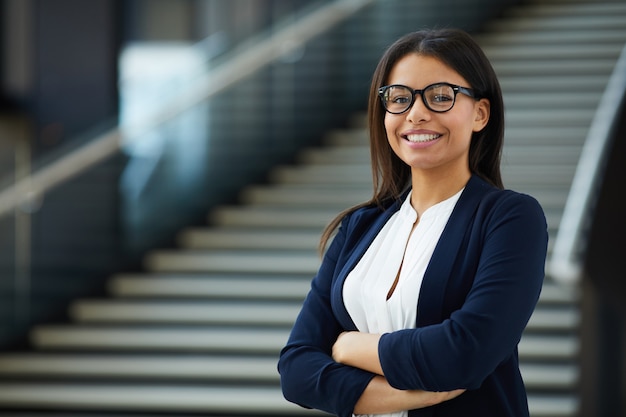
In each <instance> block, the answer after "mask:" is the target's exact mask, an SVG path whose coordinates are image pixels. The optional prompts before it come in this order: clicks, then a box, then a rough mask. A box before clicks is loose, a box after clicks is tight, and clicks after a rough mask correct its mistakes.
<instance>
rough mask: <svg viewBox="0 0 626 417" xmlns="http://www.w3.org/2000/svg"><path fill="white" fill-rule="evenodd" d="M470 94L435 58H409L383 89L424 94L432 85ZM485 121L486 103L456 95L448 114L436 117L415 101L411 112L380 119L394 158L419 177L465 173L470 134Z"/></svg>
mask: <svg viewBox="0 0 626 417" xmlns="http://www.w3.org/2000/svg"><path fill="white" fill-rule="evenodd" d="M441 82H445V83H449V84H455V85H459V86H461V87H467V88H471V86H470V85H469V83H468V82H467V81H466V80H465V79H463V77H461V76H460V75H459V74H458V73H457V72H455V71H454V70H452V69H451V68H450V67H448V66H446V65H445V64H443V63H442V62H441V61H439V60H438V59H436V58H433V57H429V56H422V55H419V54H417V53H411V54H408V55H406V56H404V57H403V58H401V59H400V60H399V61H398V62H397V63H396V64H395V65H394V67H393V68H392V70H391V72H390V74H389V78H388V80H387V85H391V84H401V85H405V86H408V87H410V88H412V89H419V90H421V89H423V88H424V87H426V86H429V85H431V84H435V83H441ZM488 120H489V101H488V100H486V99H481V100H478V101H477V100H475V99H473V98H472V97H469V96H467V95H465V94H462V93H458V94H457V96H456V102H455V104H454V106H453V107H452V109H451V110H449V111H447V112H445V113H436V112H433V111H431V110H429V109H428V108H426V106H425V105H424V102H423V101H422V98H421V96H420V95H416V97H415V101H414V103H413V106H412V107H411V108H410V109H409V110H407V111H406V112H404V113H401V114H391V113H385V130H386V132H387V140H388V141H389V145H390V146H391V148H392V149H393V151H394V152H395V154H396V155H397V156H398V157H399V158H400V159H401V160H402V161H404V162H405V163H406V164H407V165H409V166H410V167H411V170H412V172H413V173H414V174H415V173H417V172H420V173H423V174H444V175H446V176H449V175H462V176H465V177H467V176H468V175H469V174H470V170H469V148H470V142H471V138H472V132H477V131H480V130H482V129H483V128H484V127H485V125H486V124H487V121H488Z"/></svg>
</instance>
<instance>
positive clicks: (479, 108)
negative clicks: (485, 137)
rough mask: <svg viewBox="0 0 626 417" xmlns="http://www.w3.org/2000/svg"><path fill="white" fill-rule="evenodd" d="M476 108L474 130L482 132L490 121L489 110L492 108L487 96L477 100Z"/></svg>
mask: <svg viewBox="0 0 626 417" xmlns="http://www.w3.org/2000/svg"><path fill="white" fill-rule="evenodd" d="M474 109H475V118H474V127H473V129H472V131H474V132H480V131H481V130H483V129H484V128H485V126H487V122H489V114H490V113H489V112H490V110H491V103H489V100H487V99H486V98H481V99H480V100H478V101H477V102H476V106H475V107H474Z"/></svg>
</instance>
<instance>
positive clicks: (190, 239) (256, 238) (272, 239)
mask: <svg viewBox="0 0 626 417" xmlns="http://www.w3.org/2000/svg"><path fill="white" fill-rule="evenodd" d="M319 240H320V233H319V232H318V231H310V230H302V231H298V230H271V229H266V230H257V229H232V228H230V229H223V228H220V229H216V228H211V229H209V228H193V229H187V230H184V231H183V232H182V233H181V234H180V236H179V239H178V242H179V245H180V246H181V247H182V248H186V249H214V248H216V249H235V248H239V249H243V250H248V249H287V250H288V249H301V250H316V249H317V245H318V243H319Z"/></svg>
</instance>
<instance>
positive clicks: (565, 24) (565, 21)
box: [485, 15, 624, 34]
mask: <svg viewBox="0 0 626 417" xmlns="http://www.w3.org/2000/svg"><path fill="white" fill-rule="evenodd" d="M598 28H602V29H605V30H606V29H614V30H623V29H624V17H623V16H620V15H616V16H604V15H602V16H596V17H594V18H590V17H589V16H546V17H536V16H532V17H526V18H516V19H501V20H494V21H492V22H490V23H488V24H487V26H486V27H485V29H486V30H487V31H489V32H513V33H516V32H523V33H527V32H543V33H547V34H549V33H552V32H558V31H561V30H577V31H581V32H584V31H590V32H594V31H596V30H598Z"/></svg>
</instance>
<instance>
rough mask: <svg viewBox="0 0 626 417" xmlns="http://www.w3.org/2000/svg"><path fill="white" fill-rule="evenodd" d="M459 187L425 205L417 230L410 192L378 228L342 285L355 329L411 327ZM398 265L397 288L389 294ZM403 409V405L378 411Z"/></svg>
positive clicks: (391, 416) (378, 330) (377, 330)
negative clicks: (427, 272) (426, 275)
mask: <svg viewBox="0 0 626 417" xmlns="http://www.w3.org/2000/svg"><path fill="white" fill-rule="evenodd" d="M462 192H463V190H461V191H459V192H458V193H457V194H455V195H453V196H452V197H450V198H448V199H447V200H444V201H442V202H440V203H437V204H435V205H434V206H432V207H430V208H428V210H426V211H425V212H424V213H422V215H421V216H420V218H419V222H418V223H417V225H416V226H415V230H413V226H414V224H415V222H416V221H417V220H418V215H417V212H416V211H415V210H414V209H413V207H412V206H411V193H409V195H408V196H407V198H406V200H405V201H404V203H403V204H402V206H401V207H400V210H398V212H396V213H395V214H394V215H393V216H391V218H390V219H389V220H388V221H387V223H386V224H385V226H384V227H383V228H382V230H381V231H380V232H379V233H378V235H377V236H376V238H375V239H374V241H373V242H372V244H371V245H370V247H369V248H368V249H367V251H366V252H365V254H364V255H363V257H362V258H361V260H360V261H359V263H358V264H357V265H356V267H355V268H354V269H353V270H352V271H351V272H350V273H349V274H348V277H347V278H346V281H345V283H344V287H343V301H344V304H345V306H346V309H347V311H348V313H349V314H350V317H351V318H352V320H353V321H354V324H355V325H356V327H357V328H358V329H359V331H361V332H366V333H380V334H382V333H388V332H392V331H394V330H402V329H408V328H413V327H415V323H416V318H417V301H418V297H419V292H420V287H421V285H422V279H423V277H424V272H425V271H426V267H427V266H428V263H429V262H430V258H431V257H432V254H433V252H434V250H435V246H436V245H437V242H438V241H439V238H440V236H441V233H442V232H443V229H444V227H445V225H446V223H447V222H448V219H449V218H450V214H451V213H452V210H453V209H454V206H455V204H456V202H457V201H458V199H459V197H460V196H461V193H462ZM412 230H413V232H412V233H411V231H412ZM398 271H399V274H400V276H399V279H398V281H397V285H396V288H395V289H394V291H393V293H392V294H391V296H390V297H389V299H387V294H388V293H389V292H390V289H391V288H392V286H393V284H394V282H395V281H396V277H397V276H398ZM407 415H408V412H406V411H404V412H399V413H393V414H384V415H383V414H377V415H376V417H406V416H407ZM359 416H361V415H359Z"/></svg>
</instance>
